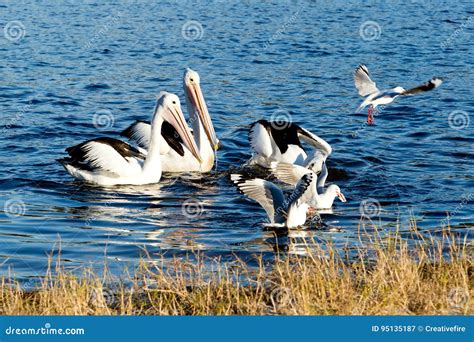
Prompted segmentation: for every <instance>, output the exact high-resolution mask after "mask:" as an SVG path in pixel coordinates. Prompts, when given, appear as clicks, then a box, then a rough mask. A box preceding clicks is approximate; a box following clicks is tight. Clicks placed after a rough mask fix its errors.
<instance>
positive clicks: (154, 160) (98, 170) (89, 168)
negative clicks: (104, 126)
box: [59, 92, 199, 185]
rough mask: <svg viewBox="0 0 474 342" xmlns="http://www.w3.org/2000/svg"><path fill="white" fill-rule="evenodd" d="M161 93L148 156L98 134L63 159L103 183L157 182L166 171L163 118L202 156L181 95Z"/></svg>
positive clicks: (81, 175) (85, 177)
mask: <svg viewBox="0 0 474 342" xmlns="http://www.w3.org/2000/svg"><path fill="white" fill-rule="evenodd" d="M158 96H159V97H158V99H157V102H156V107H155V110H154V113H153V118H152V120H151V129H150V131H151V132H150V141H149V146H148V149H147V154H146V156H145V155H143V154H142V153H141V152H140V151H139V150H137V149H136V148H134V147H132V146H131V145H129V144H127V143H125V142H123V141H121V140H117V139H113V138H98V139H92V140H88V141H86V142H83V143H81V144H79V145H75V146H72V147H69V148H67V149H66V151H67V152H68V154H69V157H68V158H64V159H61V160H59V162H60V163H61V164H62V165H63V166H64V168H65V169H66V171H67V172H69V174H70V175H71V176H73V177H75V178H77V179H79V180H82V181H86V182H90V183H95V184H99V185H118V184H133V185H138V184H150V183H157V182H159V181H160V178H161V171H162V169H161V156H160V143H161V139H160V132H161V126H162V124H163V122H168V123H170V124H171V125H172V126H173V127H174V128H175V129H176V131H177V133H178V134H179V136H180V137H181V138H182V139H183V141H184V144H185V145H186V146H187V147H188V148H189V150H190V151H191V153H192V154H193V155H194V156H196V158H198V159H199V152H198V149H197V146H196V143H195V142H194V140H193V139H192V135H191V132H190V130H189V127H188V126H187V125H186V120H185V119H184V116H183V113H182V111H181V105H180V102H179V98H178V97H177V96H176V95H174V94H170V93H167V92H161V93H160V94H159V95H158Z"/></svg>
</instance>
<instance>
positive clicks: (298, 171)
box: [272, 161, 347, 210]
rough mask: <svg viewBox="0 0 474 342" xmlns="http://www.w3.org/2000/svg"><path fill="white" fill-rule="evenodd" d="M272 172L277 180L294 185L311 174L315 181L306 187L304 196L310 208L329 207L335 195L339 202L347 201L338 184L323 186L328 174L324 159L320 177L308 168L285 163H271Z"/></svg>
mask: <svg viewBox="0 0 474 342" xmlns="http://www.w3.org/2000/svg"><path fill="white" fill-rule="evenodd" d="M272 173H273V175H274V176H275V177H276V178H277V179H278V180H280V181H282V182H283V183H286V184H289V185H292V186H296V184H298V182H299V180H300V179H301V178H302V177H304V176H306V175H311V176H312V178H313V179H314V180H315V182H314V184H313V185H312V186H311V187H310V188H309V189H308V191H307V196H308V197H307V198H305V200H306V201H307V203H308V204H309V205H310V207H311V208H312V209H316V210H321V209H331V208H332V206H333V204H334V200H335V198H336V197H337V198H339V200H340V201H341V202H346V201H347V200H346V197H345V196H344V194H343V193H342V191H341V189H340V188H339V186H338V185H336V184H331V185H329V186H328V187H327V188H326V189H325V188H324V186H325V183H326V178H327V176H328V169H327V166H326V162H325V161H324V162H323V167H322V170H321V174H320V177H318V176H317V175H316V174H315V173H314V172H313V171H311V170H310V169H308V168H305V167H302V166H299V165H292V164H287V163H275V164H273V166H272Z"/></svg>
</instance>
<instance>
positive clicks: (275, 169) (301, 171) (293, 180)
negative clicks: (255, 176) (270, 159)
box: [271, 162, 311, 186]
mask: <svg viewBox="0 0 474 342" xmlns="http://www.w3.org/2000/svg"><path fill="white" fill-rule="evenodd" d="M271 170H272V173H273V175H274V176H275V177H276V178H277V179H278V180H279V181H282V182H283V183H286V184H289V185H293V186H295V185H296V184H297V183H298V182H299V181H300V179H301V178H302V177H303V176H304V175H305V174H307V173H310V172H311V170H308V169H307V168H305V167H303V166H299V165H294V164H287V163H278V162H276V163H272V165H271Z"/></svg>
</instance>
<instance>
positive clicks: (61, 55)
mask: <svg viewBox="0 0 474 342" xmlns="http://www.w3.org/2000/svg"><path fill="white" fill-rule="evenodd" d="M0 13H1V16H0V17H1V18H2V19H1V26H2V27H3V28H5V30H4V31H3V32H2V31H0V34H1V33H3V36H0V59H1V63H0V68H1V75H2V82H1V83H0V109H1V111H0V113H1V114H0V115H1V116H0V120H1V122H0V123H1V129H2V134H1V136H0V139H1V144H2V149H1V150H0V193H1V201H2V203H1V207H0V208H1V209H2V213H1V214H0V264H1V266H0V275H6V274H8V272H9V269H13V270H14V272H15V274H16V275H17V276H18V277H19V278H20V279H23V280H27V279H29V278H31V277H36V276H39V275H43V274H44V272H45V270H46V267H47V260H48V255H50V254H51V252H52V251H53V250H54V251H57V250H58V249H60V250H61V254H60V259H61V261H62V264H63V266H65V267H66V268H67V269H69V270H73V271H74V270H80V269H81V267H83V266H87V267H95V268H97V269H102V267H103V263H104V261H107V263H108V265H109V267H110V268H111V269H112V271H114V272H116V273H117V274H120V272H121V271H122V270H123V269H125V268H126V267H133V266H135V265H137V263H138V261H139V260H140V258H143V257H144V256H145V255H146V254H149V257H148V258H151V259H153V258H154V257H155V256H156V258H160V259H161V257H158V256H159V255H161V254H164V256H165V260H166V259H167V258H173V257H185V256H186V255H187V253H189V252H196V251H200V252H201V253H202V254H203V255H205V256H209V257H211V258H221V260H223V261H225V260H232V259H234V258H235V257H236V256H237V257H239V258H241V259H243V260H245V261H247V262H248V263H249V264H252V262H253V261H252V260H253V258H254V256H255V255H263V256H264V258H266V259H267V260H269V261H271V259H272V257H273V256H274V253H275V250H277V249H286V250H288V251H289V252H293V253H300V252H302V251H303V250H304V241H305V240H307V239H316V240H317V241H319V242H321V243H326V242H327V241H333V243H334V244H335V246H340V247H341V248H342V247H343V246H345V245H347V246H349V247H354V248H355V247H356V246H358V245H359V246H360V244H361V240H359V237H358V236H359V235H358V232H359V228H360V227H365V228H366V229H368V227H370V226H371V224H372V222H373V223H375V224H376V225H377V226H379V229H380V230H381V231H382V232H387V231H392V230H394V229H396V228H397V226H398V225H399V226H400V229H401V231H402V233H403V234H404V235H405V236H406V238H407V239H408V240H410V239H411V235H410V233H409V226H410V224H409V223H410V217H415V218H416V220H417V226H418V228H419V229H420V231H421V232H422V234H424V235H427V236H434V237H436V236H440V234H441V233H440V228H441V226H442V225H443V224H444V225H445V224H446V223H447V222H448V221H447V220H446V218H447V215H448V214H449V223H450V226H451V230H452V231H453V232H455V233H457V235H458V236H459V237H465V236H467V239H468V240H471V239H472V238H473V232H472V227H473V223H474V210H473V207H472V199H473V193H474V172H473V170H474V151H473V143H474V134H473V133H474V130H473V127H474V117H473V114H472V108H473V106H474V97H473V95H474V94H473V90H472V89H473V88H472V84H473V74H472V70H473V64H474V59H473V57H472V53H473V44H472V34H473V31H474V19H473V18H474V10H473V8H472V2H469V1H466V2H459V1H452V2H439V3H436V4H429V3H425V2H424V1H412V2H407V3H406V4H404V5H398V4H396V3H395V2H388V3H382V2H378V1H377V2H367V3H366V4H363V5H361V4H356V3H351V2H349V3H346V2H340V3H337V2H336V3H332V2H331V3H326V2H316V3H313V2H298V1H291V2H290V1H281V2H275V3H267V2H248V1H247V2H242V3H233V4H232V3H227V2H225V1H215V2H212V1H211V2H210V3H207V4H205V3H204V2H196V1H188V2H179V3H178V2H170V3H160V4H151V3H143V2H124V3H121V4H110V5H103V4H99V3H93V2H88V4H86V5H82V6H76V5H74V4H73V3H72V1H71V2H65V3H63V4H56V3H55V2H50V3H49V2H44V3H40V4H37V3H35V2H32V1H31V2H29V1H26V2H22V3H18V2H13V1H11V2H7V3H6V4H5V3H3V4H2V5H0ZM359 63H365V64H366V65H367V66H368V68H369V70H370V72H371V74H372V77H373V79H374V80H375V81H376V82H377V85H378V86H379V87H380V88H384V87H385V88H390V87H394V86H397V85H401V86H404V87H406V88H408V87H411V86H415V85H418V84H419V83H422V82H424V81H426V80H428V79H430V78H431V77H433V76H441V77H444V78H445V82H444V83H443V84H442V86H441V87H439V88H437V89H435V90H434V91H433V92H430V93H426V94H422V95H417V96H414V97H406V98H399V99H397V100H396V102H394V103H393V104H392V105H390V106H387V107H386V108H384V109H383V110H382V112H381V113H380V114H379V115H377V116H376V118H375V120H376V125H374V126H370V127H369V126H366V125H365V120H366V113H361V114H354V111H355V108H356V107H357V106H358V105H359V103H360V102H361V100H362V99H361V98H360V97H359V96H358V94H357V91H356V89H355V87H354V84H353V80H352V73H353V71H354V69H355V67H356V66H357V65H358V64H359ZM188 66H189V67H192V68H193V69H194V70H196V71H198V72H199V73H200V75H201V86H202V88H203V92H204V96H205V98H206V101H207V103H208V106H209V110H210V113H211V117H212V119H213V122H214V126H215V128H216V131H217V134H218V137H219V138H220V140H221V142H222V149H221V150H219V151H218V163H217V169H216V171H214V172H213V173H212V174H211V175H205V176H203V177H200V176H196V175H194V176H186V177H180V178H177V177H169V178H167V179H164V180H163V182H161V183H160V184H156V185H148V186H139V187H131V186H125V187H119V188H115V189H104V188H100V187H92V186H85V185H82V184H80V183H78V182H76V181H74V180H73V179H72V178H71V177H70V176H69V175H68V174H67V173H66V172H65V171H64V169H63V168H62V167H61V165H59V164H58V163H57V162H56V161H55V160H56V159H57V158H61V157H63V156H64V155H65V153H64V149H65V148H66V147H68V146H71V145H73V144H76V143H78V142H81V141H84V140H87V139H91V138H94V137H100V136H112V137H118V132H120V131H121V130H122V129H124V128H126V127H127V126H128V125H129V124H130V123H131V122H133V121H134V120H135V119H149V118H150V116H151V113H152V109H153V106H154V103H155V96H156V94H158V92H159V91H160V90H168V91H171V92H175V93H177V94H178V95H179V96H180V97H181V98H182V103H184V99H183V90H182V86H181V84H182V81H181V79H182V74H183V71H184V69H185V68H186V67H188ZM282 114H283V115H286V116H288V117H291V119H292V120H293V121H294V122H296V123H298V124H300V125H302V126H303V127H305V128H307V129H309V130H311V131H313V132H314V133H316V134H318V135H320V136H321V137H323V138H324V139H326V140H327V141H328V142H329V143H330V144H331V145H332V146H333V150H334V152H333V154H332V155H331V157H330V159H329V160H328V166H329V168H330V178H329V180H330V181H331V182H336V183H337V184H338V185H339V186H340V187H341V189H342V190H343V192H344V193H345V195H346V197H347V199H348V202H347V203H340V202H336V204H335V208H334V213H333V214H329V215H324V216H323V220H324V222H325V223H326V225H327V226H325V227H309V228H307V229H303V230H297V231H294V232H290V233H289V236H283V237H281V236H280V238H279V239H278V241H279V242H278V244H277V243H276V240H277V239H275V234H274V232H272V231H269V230H266V229H264V228H263V227H262V225H261V223H262V222H263V221H264V220H265V213H264V211H263V210H262V209H261V208H260V207H259V206H258V204H256V203H254V202H251V201H249V200H247V199H245V198H244V197H243V196H242V195H240V194H239V193H238V192H237V191H236V189H235V187H234V186H233V185H232V184H231V183H230V181H229V174H230V172H236V171H239V168H240V166H241V165H242V164H243V163H245V162H246V161H247V160H248V159H249V158H250V156H251V153H250V149H249V144H248V141H247V130H248V125H249V124H250V123H252V122H253V121H255V120H258V119H261V118H267V119H270V118H272V117H275V116H278V115H282ZM99 117H101V118H102V119H104V120H105V121H100V122H98V121H97V118H99ZM94 118H95V120H94ZM470 119H472V121H471V122H469V120H470ZM364 201H366V202H364ZM361 203H367V204H368V205H369V209H370V210H371V211H370V213H369V215H367V216H370V217H361ZM362 208H364V207H363V206H362ZM362 211H364V210H362ZM363 213H364V212H363ZM366 214H367V213H366ZM283 235H284V234H283ZM56 254H57V252H55V253H53V255H56Z"/></svg>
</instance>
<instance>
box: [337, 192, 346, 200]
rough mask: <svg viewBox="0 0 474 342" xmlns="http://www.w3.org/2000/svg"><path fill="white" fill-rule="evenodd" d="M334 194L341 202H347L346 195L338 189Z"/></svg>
mask: <svg viewBox="0 0 474 342" xmlns="http://www.w3.org/2000/svg"><path fill="white" fill-rule="evenodd" d="M336 195H337V197H338V198H339V200H340V201H341V202H347V200H346V197H345V196H344V194H343V193H342V192H340V191H338V192H336Z"/></svg>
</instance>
